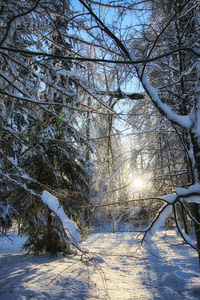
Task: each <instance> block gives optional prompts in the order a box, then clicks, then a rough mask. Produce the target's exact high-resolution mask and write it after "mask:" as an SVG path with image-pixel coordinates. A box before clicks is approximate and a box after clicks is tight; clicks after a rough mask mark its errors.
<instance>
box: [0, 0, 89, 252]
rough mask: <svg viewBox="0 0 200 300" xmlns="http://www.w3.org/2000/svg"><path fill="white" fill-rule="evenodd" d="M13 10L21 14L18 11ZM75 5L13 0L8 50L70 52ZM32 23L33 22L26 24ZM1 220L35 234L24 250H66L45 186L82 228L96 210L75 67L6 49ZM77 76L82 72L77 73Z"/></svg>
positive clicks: (6, 27)
mask: <svg viewBox="0 0 200 300" xmlns="http://www.w3.org/2000/svg"><path fill="white" fill-rule="evenodd" d="M14 7H15V9H14V12H15V13H14V14H13V13H12V12H13V8H14ZM69 14H70V11H69V5H68V1H64V0H63V1H59V3H58V1H50V2H48V3H41V1H36V2H35V1H17V3H16V1H12V0H9V1H7V2H6V3H4V4H3V5H2V7H1V16H0V17H1V22H2V23H1V24H3V26H2V32H1V36H2V39H1V43H0V44H1V46H4V47H5V46H7V45H9V47H13V48H14V49H17V50H23V51H25V50H27V49H28V50H37V51H38V52H39V51H40V52H41V51H44V52H48V53H50V54H54V55H56V56H58V55H61V54H63V55H69V54H70V53H71V51H72V50H71V45H70V40H69V38H68V36H67V24H68V18H69ZM27 24H28V25H27ZM0 60H1V70H0V71H1V73H0V77H1V78H0V80H1V86H2V87H4V88H2V89H1V91H0V92H1V120H2V122H1V191H2V198H1V218H2V222H3V220H4V221H5V222H6V221H7V224H9V222H10V220H11V219H12V218H13V217H15V218H19V219H22V220H23V224H22V232H23V234H27V235H28V237H29V238H28V240H27V242H26V244H25V248H29V249H32V250H34V251H37V252H40V251H50V252H51V253H52V254H54V253H55V252H56V251H60V250H62V249H63V248H65V245H66V243H65V241H66V236H65V234H64V231H63V229H62V226H61V224H60V223H59V220H58V219H57V218H56V216H54V214H52V212H51V211H50V210H49V209H48V208H47V207H44V205H43V203H42V201H41V199H40V197H39V195H40V194H41V192H42V191H43V190H44V189H45V188H46V189H50V190H51V191H54V192H56V193H59V194H58V198H59V200H60V204H62V205H63V207H64V208H65V210H66V211H67V213H68V214H69V216H73V218H74V219H76V220H77V221H78V222H79V225H80V227H82V229H83V227H84V226H85V224H86V223H87V222H88V218H89V214H88V213H89V212H88V211H87V209H86V210H85V209H81V208H80V206H81V205H83V204H86V203H88V202H89V198H88V195H89V193H88V181H89V162H86V160H85V158H84V152H83V150H84V146H85V144H86V143H88V142H87V141H86V139H85V138H84V136H82V135H81V134H80V133H79V130H78V123H77V122H78V116H77V115H76V114H75V113H74V106H75V101H76V99H77V86H76V81H74V79H73V78H71V75H70V70H71V69H72V68H74V66H73V65H72V64H70V63H68V62H66V61H63V60H61V59H59V58H56V57H55V58H51V59H45V58H42V59H41V58H39V57H37V56H32V57H31V58H30V57H28V56H27V55H24V54H20V53H18V52H14V53H12V52H11V53H10V52H9V51H7V50H4V51H3V52H1V57H0ZM73 73H74V74H75V72H73Z"/></svg>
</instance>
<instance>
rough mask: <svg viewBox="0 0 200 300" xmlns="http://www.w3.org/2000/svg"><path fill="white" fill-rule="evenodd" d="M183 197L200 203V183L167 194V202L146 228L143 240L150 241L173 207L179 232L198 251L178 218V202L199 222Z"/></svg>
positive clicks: (164, 198) (188, 200) (164, 199)
mask: <svg viewBox="0 0 200 300" xmlns="http://www.w3.org/2000/svg"><path fill="white" fill-rule="evenodd" d="M183 199H184V200H185V201H187V202H192V203H200V184H199V183H197V184H194V185H192V186H191V187H190V188H189V189H183V188H179V189H177V190H176V191H175V192H174V193H173V194H170V195H166V196H165V197H163V199H162V200H163V201H164V202H165V204H164V205H163V206H162V207H161V209H160V211H159V212H158V215H157V216H156V218H155V219H154V220H153V221H152V223H151V225H150V226H149V227H148V228H147V229H146V231H145V234H144V236H143V239H142V242H143V241H149V240H150V239H151V238H152V237H153V235H154V234H155V233H156V231H157V230H158V229H159V228H160V227H162V226H164V222H165V220H166V219H167V217H168V216H169V215H170V213H171V212H172V209H173V213H174V219H175V223H176V227H177V229H178V232H179V233H180V235H181V237H182V238H183V240H184V241H185V242H186V243H187V244H188V245H190V246H191V247H192V248H194V249H195V250H197V251H198V249H197V248H196V247H195V246H194V245H193V242H192V240H191V239H190V237H189V236H188V235H187V234H186V233H185V232H184V231H183V230H182V228H181V226H180V224H179V222H178V218H177V212H176V204H177V203H180V204H181V205H182V207H183V209H185V211H186V213H187V215H188V216H189V217H190V218H191V219H192V220H193V221H194V222H196V223H197V224H198V225H200V224H199V222H198V221H197V220H196V219H195V218H194V217H193V216H192V215H191V214H190V213H189V212H188V210H187V209H186V208H185V205H184V203H183Z"/></svg>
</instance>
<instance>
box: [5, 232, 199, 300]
mask: <svg viewBox="0 0 200 300" xmlns="http://www.w3.org/2000/svg"><path fill="white" fill-rule="evenodd" d="M11 238H12V240H13V243H11V241H10V240H9V239H8V238H6V237H2V236H0V299H1V300H12V299H13V300H17V299H20V300H22V299H23V300H24V299H38V300H40V299H54V300H56V299H70V300H76V299H77V300H81V299H112V300H118V299H119V300H128V299H129V300H130V299H132V300H133V299H134V300H138V299H143V300H150V299H164V300H167V299H170V300H174V299H175V300H177V299H181V300H185V299H190V300H192V299H200V275H199V274H200V273H199V270H198V258H197V253H196V252H195V251H194V250H193V249H191V248H190V247H189V246H187V245H183V243H182V240H181V239H180V238H178V237H177V236H176V234H175V232H174V231H171V230H169V231H167V232H165V231H159V232H158V233H157V234H156V235H155V236H154V238H153V239H152V240H151V245H147V244H146V245H145V246H147V247H148V249H149V251H147V250H146V249H145V248H143V247H140V248H139V249H138V250H137V251H136V249H137V247H138V246H139V245H140V244H139V241H140V238H141V237H140V236H138V235H137V234H136V233H131V232H128V233H124V232H123V233H115V234H114V233H94V234H91V235H90V236H88V238H87V240H86V241H84V242H82V243H81V245H80V247H81V249H82V250H85V251H86V250H88V251H90V254H89V255H82V256H80V255H73V256H65V257H63V256H62V255H58V257H55V258H50V257H49V255H47V254H45V255H40V256H34V255H30V254H29V255H28V254H26V253H25V252H20V249H21V245H22V243H23V242H24V239H23V238H20V237H18V236H11Z"/></svg>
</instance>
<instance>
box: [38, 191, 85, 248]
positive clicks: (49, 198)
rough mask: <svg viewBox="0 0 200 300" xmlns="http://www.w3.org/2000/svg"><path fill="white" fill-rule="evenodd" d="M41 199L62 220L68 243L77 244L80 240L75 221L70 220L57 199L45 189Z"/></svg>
mask: <svg viewBox="0 0 200 300" xmlns="http://www.w3.org/2000/svg"><path fill="white" fill-rule="evenodd" d="M41 199H42V201H43V203H44V204H46V205H47V206H48V207H49V209H50V210H51V211H53V212H54V213H55V214H56V215H57V216H58V218H59V219H60V221H61V222H62V225H63V228H64V229H65V232H66V235H67V237H68V239H69V241H70V243H71V244H72V245H74V246H76V247H77V246H78V242H80V241H81V237H80V234H79V230H78V227H77V225H76V223H75V222H73V221H71V220H70V219H69V218H68V216H67V215H66V213H65V212H64V209H63V207H62V206H60V204H59V202H58V199H57V198H56V197H54V196H53V195H52V194H50V193H49V192H47V191H44V192H43V194H42V196H41Z"/></svg>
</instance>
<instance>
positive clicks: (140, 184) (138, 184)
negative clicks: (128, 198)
mask: <svg viewBox="0 0 200 300" xmlns="http://www.w3.org/2000/svg"><path fill="white" fill-rule="evenodd" d="M133 186H134V188H137V189H142V188H144V180H142V179H141V178H135V179H133Z"/></svg>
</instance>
